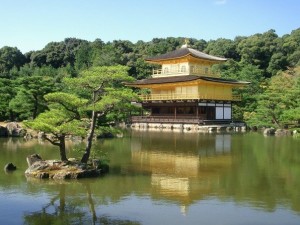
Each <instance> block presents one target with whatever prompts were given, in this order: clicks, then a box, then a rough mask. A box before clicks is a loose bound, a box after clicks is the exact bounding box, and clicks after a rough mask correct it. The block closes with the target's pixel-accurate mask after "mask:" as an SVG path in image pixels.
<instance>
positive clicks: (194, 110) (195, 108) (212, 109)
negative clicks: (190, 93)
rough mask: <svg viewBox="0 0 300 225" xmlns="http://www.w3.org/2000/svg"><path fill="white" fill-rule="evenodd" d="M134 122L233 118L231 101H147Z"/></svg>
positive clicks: (195, 121)
mask: <svg viewBox="0 0 300 225" xmlns="http://www.w3.org/2000/svg"><path fill="white" fill-rule="evenodd" d="M132 120H133V122H154V123H156V122H163V123H168V122H170V123H174V122H179V123H192V124H199V123H204V122H206V123H212V122H220V123H222V122H224V123H227V122H230V121H231V120H232V104H231V102H200V101H190V102H183V101H182V102H146V103H142V111H141V115H140V116H135V117H132Z"/></svg>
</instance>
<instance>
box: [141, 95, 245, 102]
mask: <svg viewBox="0 0 300 225" xmlns="http://www.w3.org/2000/svg"><path fill="white" fill-rule="evenodd" d="M140 99H141V100H142V101H168V100H202V99H203V100H225V101H241V95H230V96H228V95H214V94H150V95H140Z"/></svg>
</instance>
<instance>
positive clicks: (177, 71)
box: [152, 67, 220, 78]
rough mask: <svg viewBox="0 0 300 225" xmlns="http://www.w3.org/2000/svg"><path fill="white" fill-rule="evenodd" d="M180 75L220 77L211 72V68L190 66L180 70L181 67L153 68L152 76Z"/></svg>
mask: <svg viewBox="0 0 300 225" xmlns="http://www.w3.org/2000/svg"><path fill="white" fill-rule="evenodd" d="M180 75H199V76H201V75H202V76H207V77H220V75H219V74H217V73H214V72H212V71H211V70H208V69H207V68H198V67H194V68H190V69H188V70H182V69H172V70H168V71H166V70H164V71H163V70H162V69H158V70H155V69H154V70H153V73H152V77H154V78H155V77H165V76H180Z"/></svg>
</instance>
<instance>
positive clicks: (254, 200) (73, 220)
mask: <svg viewBox="0 0 300 225" xmlns="http://www.w3.org/2000/svg"><path fill="white" fill-rule="evenodd" d="M80 145H81V144H74V143H69V144H68V148H69V149H70V150H69V151H68V157H76V156H78V152H77V151H74V150H72V149H73V148H74V147H75V148H78V147H79V146H80ZM299 146H300V139H295V138H293V137H274V136H273V137H265V136H263V135H262V134H260V133H232V134H228V133H224V134H223V133H215V134H187V133H163V132H146V131H142V132H137V131H128V134H126V135H125V136H124V137H123V138H117V139H105V140H97V142H96V149H100V150H101V152H102V154H104V153H106V154H108V156H109V159H110V172H109V173H108V174H106V175H105V176H102V177H100V178H96V179H95V178H94V179H81V180H75V181H74V180H72V181H53V180H52V181H49V180H36V179H26V177H25V176H24V171H25V170H26V168H27V163H26V156H27V155H30V154H33V153H38V154H40V155H41V156H42V157H43V158H44V159H55V158H58V157H59V152H58V149H57V148H56V147H55V146H52V145H50V144H48V143H46V142H39V141H38V140H30V141H25V140H24V139H12V138H9V139H6V138H5V139H0V154H1V158H0V162H1V163H0V165H1V166H2V168H3V167H4V165H5V164H6V163H8V162H12V163H14V164H15V165H16V166H17V167H18V169H17V170H16V171H14V172H13V173H5V172H4V170H2V172H1V173H0V202H1V204H0V218H1V224H9V225H14V224H18V225H19V224H28V225H29V224H30V225H31V224H35V225H40V224H43V225H45V224H64V225H66V224H114V225H125V224H126V225H131V224H134V225H137V224H149V225H150V224H151V225H152V224H172V225H174V224H206V225H208V224H212V225H218V224H223V225H227V224H228V225H241V224H249V225H250V224H251V225H253V224H272V225H274V224H278V225H282V224H285V225H287V224H290V225H293V224H295V225H296V224H299V221H300V148H299Z"/></svg>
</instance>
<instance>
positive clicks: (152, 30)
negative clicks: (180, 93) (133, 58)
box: [0, 0, 300, 53]
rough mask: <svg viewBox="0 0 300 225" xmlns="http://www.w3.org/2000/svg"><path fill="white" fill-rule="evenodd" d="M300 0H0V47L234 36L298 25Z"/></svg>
mask: <svg viewBox="0 0 300 225" xmlns="http://www.w3.org/2000/svg"><path fill="white" fill-rule="evenodd" d="M299 12H300V0H151V1H150V0H0V48H2V47H3V46H11V47H17V48H18V49H20V50H21V51H22V52H23V53H26V52H28V51H31V50H41V49H42V48H44V47H45V45H46V44H48V43H49V42H59V41H63V40H64V39H65V38H69V37H72V38H79V39H84V40H88V41H94V40H95V39H97V38H99V39H101V40H102V41H104V42H108V41H113V40H129V41H131V42H133V43H136V42H137V41H138V40H142V41H145V42H147V41H151V40H152V39H153V38H166V37H186V38H196V39H204V40H206V41H209V40H216V39H218V38H228V39H232V40H233V39H234V38H235V37H237V36H250V35H253V34H256V33H264V32H267V31H268V30H270V29H274V30H275V31H276V33H277V34H278V36H280V37H281V36H282V35H285V34H290V33H291V32H292V31H293V30H295V29H298V28H300V13H299Z"/></svg>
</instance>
